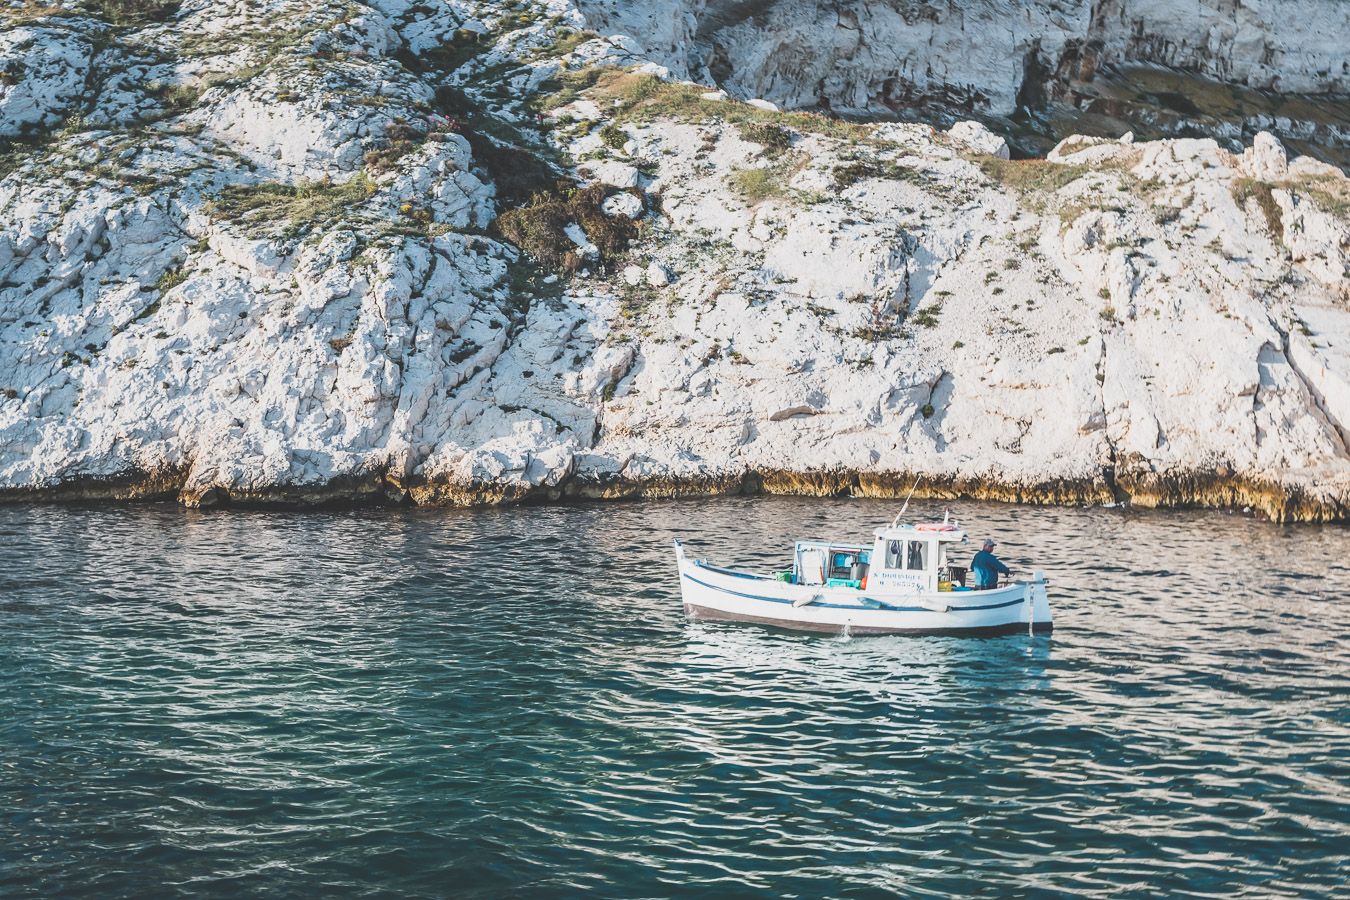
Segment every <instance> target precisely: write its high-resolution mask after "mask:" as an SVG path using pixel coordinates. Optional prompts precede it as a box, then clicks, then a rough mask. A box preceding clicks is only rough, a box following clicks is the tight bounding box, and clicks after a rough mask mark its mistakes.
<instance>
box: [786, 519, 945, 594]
mask: <svg viewBox="0 0 1350 900" xmlns="http://www.w3.org/2000/svg"><path fill="white" fill-rule="evenodd" d="M964 543H966V534H965V532H964V531H962V530H961V529H960V527H959V526H957V525H956V524H955V523H949V522H934V523H919V524H917V525H892V526H889V527H887V528H878V529H877V530H876V532H875V540H874V541H873V544H872V546H871V547H865V546H862V545H859V544H836V543H831V542H828V541H798V542H797V544H796V547H795V552H794V555H793V568H792V580H793V582H794V583H795V584H805V585H821V586H823V587H848V588H856V589H859V590H865V591H868V592H869V593H875V594H883V595H884V594H913V593H928V592H932V591H943V590H951V589H952V587H953V584H954V583H959V584H964V583H965V576H966V570H965V568H963V567H961V566H957V565H953V564H952V563H951V561H950V560H949V559H948V548H949V547H951V546H952V545H954V544H964Z"/></svg>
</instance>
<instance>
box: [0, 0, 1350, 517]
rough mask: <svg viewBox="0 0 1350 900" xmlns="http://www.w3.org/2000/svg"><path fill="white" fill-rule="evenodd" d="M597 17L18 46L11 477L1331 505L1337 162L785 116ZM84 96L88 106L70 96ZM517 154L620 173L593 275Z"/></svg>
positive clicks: (231, 10) (309, 494)
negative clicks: (526, 210)
mask: <svg viewBox="0 0 1350 900" xmlns="http://www.w3.org/2000/svg"><path fill="white" fill-rule="evenodd" d="M749 6H755V4H750V5H746V4H742V5H741V6H739V7H734V8H733V7H732V6H725V7H722V8H720V9H713V7H712V6H709V7H699V8H697V9H687V10H685V11H684V12H683V13H679V14H676V13H675V12H672V8H671V7H670V5H669V4H662V3H656V2H653V3H651V4H641V5H639V4H625V5H624V7H623V9H622V10H620V8H619V7H618V6H614V7H612V8H610V10H609V12H607V13H606V15H607V16H610V17H611V18H612V19H613V20H614V21H616V22H617V21H619V20H620V19H621V18H623V17H624V16H627V17H628V18H633V17H634V16H637V17H638V18H636V19H633V21H634V22H636V23H638V24H640V22H638V19H641V16H638V12H639V11H640V10H645V11H647V12H651V13H653V14H656V13H658V12H660V13H662V14H663V17H662V18H659V20H652V21H653V24H652V27H651V28H650V29H649V30H647V31H641V30H639V29H638V28H637V27H636V25H635V26H634V27H633V29H632V30H633V32H634V33H637V34H641V35H642V38H643V41H644V42H646V43H647V45H648V48H650V47H651V46H654V45H655V44H654V43H653V42H658V43H659V41H662V40H666V38H665V37H662V35H669V40H670V41H676V40H677V39H678V40H685V39H686V37H687V36H688V35H696V34H697V33H698V32H699V29H700V28H704V29H705V30H706V27H707V23H708V22H711V21H713V20H712V19H707V18H703V17H704V16H705V14H708V13H709V11H712V12H715V13H716V14H717V16H718V18H717V22H719V23H721V24H719V25H718V26H717V27H718V28H719V29H730V30H731V31H728V32H727V33H731V32H732V31H734V30H735V29H736V28H743V27H744V26H745V24H746V23H747V22H748V21H750V20H749V19H748V18H745V17H744V16H742V18H741V19H739V20H737V19H736V15H739V14H740V13H747V14H748V12H747V10H748V7H749ZM757 6H759V7H762V9H759V10H758V11H755V12H754V15H755V16H756V19H755V21H760V22H768V21H771V20H773V17H774V16H779V15H786V14H788V13H790V12H791V11H792V9H793V8H799V7H797V6H796V5H795V4H793V3H787V2H784V3H779V4H758V5H757ZM879 6H880V5H878V4H872V5H869V6H868V7H867V9H868V10H872V11H873V13H876V14H877V15H880V13H879V12H876V10H875V9H874V7H879ZM1060 6H1061V7H1062V8H1061V9H1060V11H1059V17H1060V18H1063V17H1065V16H1070V17H1071V15H1070V14H1076V13H1075V10H1076V9H1077V7H1076V6H1075V5H1074V4H1060ZM1315 6H1316V5H1315ZM858 8H859V9H860V10H861V9H863V7H862V6H861V5H859V7H858ZM989 8H990V9H991V10H992V9H994V6H993V5H991V6H990V7H989ZM1101 8H1102V9H1105V6H1102V7H1101ZM1139 8H1141V9H1142V8H1143V7H1142V6H1141V7H1139ZM596 9H597V7H596V6H595V5H593V4H584V5H583V10H578V9H576V8H575V7H573V6H572V5H571V4H569V3H566V2H563V0H550V2H547V3H544V2H540V3H538V4H537V5H536V6H534V7H530V11H532V12H533V14H532V15H527V14H523V13H522V12H521V11H519V10H515V11H503V9H502V8H501V5H500V4H496V3H471V2H450V3H444V4H441V3H436V4H432V7H431V8H430V9H429V8H428V6H427V4H425V3H421V4H417V3H412V2H404V0H378V2H366V3H355V4H352V3H346V2H342V3H338V2H333V3H325V2H320V0H289V2H280V0H277V2H273V3H268V4H233V5H221V4H211V3H206V2H204V0H203V2H200V3H187V4H185V5H184V7H183V8H182V10H181V12H180V13H178V17H177V18H176V19H175V20H173V21H171V22H167V23H151V24H143V25H140V26H136V27H130V28H122V29H116V30H114V31H111V32H109V31H106V26H105V25H104V24H101V23H99V22H98V21H97V20H95V19H92V18H90V17H89V16H67V15H59V14H55V13H52V14H48V15H46V16H45V17H44V16H38V17H37V18H36V19H34V18H25V19H24V20H23V21H22V22H20V23H11V24H9V25H6V26H5V27H3V28H2V29H0V46H2V47H7V48H11V49H10V50H8V51H6V52H8V53H10V56H11V57H13V58H20V57H22V58H25V59H26V58H29V57H30V56H33V55H34V54H37V55H41V54H42V53H43V52H45V51H46V50H47V48H48V47H49V46H50V47H61V48H65V49H63V50H62V51H61V53H62V56H61V58H62V59H63V60H64V62H62V63H61V65H59V66H48V67H47V68H42V67H40V66H37V65H36V64H35V68H34V70H33V71H34V73H37V72H38V71H39V70H40V71H41V73H44V74H42V75H41V79H42V80H39V81H34V83H33V85H32V90H31V92H30V94H28V95H25V96H29V97H32V98H36V97H41V98H45V99H42V100H41V101H36V100H34V101H32V102H29V101H27V100H23V101H20V100H14V101H13V102H14V103H15V104H16V105H14V106H13V107H12V108H13V109H15V110H31V111H35V112H34V113H33V115H32V116H29V118H28V119H26V120H24V121H26V122H28V123H29V124H28V125H26V126H24V127H25V128H27V129H29V130H28V131H27V132H26V134H28V135H29V138H30V139H31V140H30V142H29V143H27V144H25V145H23V147H22V148H21V149H20V150H19V151H17V152H15V153H13V154H11V155H10V156H9V157H7V158H6V159H7V162H6V164H5V165H6V166H7V168H6V169H5V170H3V171H0V496H4V497H9V498H16V497H17V498H29V497H90V496H113V497H126V498H138V497H145V496H176V497H178V498H179V499H181V500H182V501H183V502H185V503H189V504H192V505H201V506H210V505H217V504H221V503H227V502H236V503H240V502H247V503H268V502H276V503H293V504H308V503H316V502H322V501H326V500H331V499H360V500H395V501H412V502H420V503H496V502H507V501H514V500H521V499H527V498H557V497H562V496H569V495H570V496H588V497H621V496H637V495H643V496H673V495H681V494H691V493H692V494H717V493H729V492H739V491H747V490H769V491H793V492H799V493H820V494H825V493H839V492H851V493H854V494H858V495H866V496H883V495H888V494H892V493H903V492H904V491H905V490H907V489H908V488H909V485H910V484H911V482H912V477H913V476H915V475H922V476H923V477H924V488H923V490H924V491H925V492H927V493H929V494H935V495H939V496H947V495H958V494H962V495H967V496H978V497H1002V498H1007V499H1021V500H1033V501H1047V502H1083V501H1103V502H1104V501H1110V500H1116V499H1125V498H1128V499H1131V500H1133V501H1134V502H1137V503H1142V504H1176V503H1204V504H1211V505H1236V506H1244V505H1250V506H1253V507H1256V508H1259V509H1261V510H1263V511H1265V512H1266V513H1268V514H1270V515H1272V516H1274V517H1279V518H1343V517H1344V515H1345V510H1346V508H1347V503H1348V502H1350V457H1347V452H1346V446H1345V442H1344V441H1345V434H1346V431H1345V429H1346V427H1347V425H1350V421H1347V417H1350V388H1347V385H1350V362H1348V361H1350V313H1347V312H1346V304H1347V302H1350V290H1348V288H1350V272H1348V271H1347V266H1350V222H1348V221H1347V209H1348V208H1350V202H1348V201H1350V186H1347V182H1346V179H1345V177H1344V175H1343V174H1342V173H1341V172H1340V171H1339V170H1337V169H1335V168H1334V167H1328V166H1325V165H1321V164H1317V163H1314V162H1313V161H1310V160H1307V159H1305V158H1302V157H1297V156H1294V158H1291V155H1292V154H1290V153H1289V152H1287V151H1286V149H1285V148H1284V147H1283V146H1282V145H1281V143H1280V142H1279V141H1278V140H1276V139H1275V138H1274V137H1271V136H1263V137H1261V138H1260V139H1259V140H1257V141H1256V142H1254V143H1253V145H1252V146H1251V147H1249V148H1247V149H1246V150H1245V151H1244V152H1241V153H1234V152H1231V151H1230V150H1228V149H1225V148H1224V147H1222V146H1220V145H1219V144H1218V143H1217V142H1216V141H1214V140H1195V139H1191V140H1174V141H1140V142H1137V143H1136V142H1130V141H1127V140H1126V141H1116V140H1103V139H1087V138H1083V139H1073V140H1067V141H1065V142H1063V143H1062V144H1061V146H1060V147H1058V148H1057V149H1056V151H1055V153H1054V154H1052V156H1051V158H1050V159H1049V160H1037V161H1027V162H1018V161H1008V160H1007V159H1006V155H1007V154H1006V143H1003V138H1002V136H1001V135H998V134H996V133H993V132H991V131H990V130H989V129H988V128H986V127H984V126H981V125H976V124H975V123H973V122H972V123H964V124H958V125H957V126H956V127H954V128H950V129H948V130H945V131H939V130H935V129H933V128H931V127H928V126H925V125H904V124H886V125H868V124H843V123H840V122H837V121H834V120H830V119H826V118H823V117H812V116H802V115H794V114H790V113H780V112H776V111H774V110H773V109H772V108H771V107H770V106H769V105H768V104H758V105H755V106H750V105H747V104H743V103H740V102H739V101H737V100H735V99H732V98H729V97H727V96H726V95H725V94H720V93H718V92H717V91H714V90H711V89H709V86H708V85H703V86H698V85H681V84H678V83H675V82H671V81H669V80H668V78H669V76H670V73H671V70H672V69H675V70H677V71H678V69H679V65H677V63H678V60H676V59H675V58H674V56H672V54H669V53H665V52H663V53H662V54H661V55H660V56H659V58H658V59H657V60H655V61H653V60H651V59H648V58H647V57H646V56H644V53H645V52H646V51H644V50H643V48H642V47H640V46H639V45H638V41H637V40H636V39H635V38H634V37H633V36H632V34H629V35H619V36H613V37H608V36H607V37H599V36H596V35H591V34H585V33H579V32H576V31H575V30H574V29H575V27H576V26H577V25H579V24H581V23H582V21H583V19H582V16H581V12H582V11H585V12H586V13H587V14H588V15H590V16H591V17H592V18H594V16H595V11H596ZM886 9H887V10H889V13H888V14H890V13H894V14H896V15H901V17H902V18H903V17H904V14H905V13H904V10H903V9H897V8H896V7H894V6H887V7H886ZM924 9H927V7H926V6H924V7H922V8H920V7H914V8H913V9H910V10H909V12H908V15H909V16H910V17H911V18H915V17H916V16H917V18H916V21H915V22H914V23H913V27H914V28H919V29H922V28H928V29H930V32H931V30H932V29H937V28H939V26H940V25H941V22H935V21H931V20H930V19H931V17H930V19H925V18H924V16H923V15H920V13H921V12H922V10H924ZM737 10H740V13H738V12H737ZM620 13H622V15H621V14H620ZM870 14H872V13H869V15H870ZM1028 15H1031V14H1028ZM624 21H627V20H626V19H625V20H624ZM642 21H646V20H645V19H643V20H642ZM738 22H739V24H738ZM925 23H926V24H925ZM657 24H659V25H660V27H659V28H658V27H657ZM766 27H767V26H766ZM1019 27H1021V26H1019ZM661 29H665V31H662V30H661ZM709 33H713V32H709ZM716 33H721V32H720V31H718V32H716ZM931 33H936V32H931ZM35 34H37V35H47V36H49V37H48V38H44V40H50V41H51V42H53V43H51V44H50V45H49V44H42V45H40V46H38V47H37V49H34V47H35V45H34V44H33V43H32V42H31V40H32V36H33V35H35ZM682 34H683V35H685V36H686V37H679V35H682ZM100 35H101V37H99V39H98V40H95V39H94V36H100ZM700 39H701V38H700ZM1221 43H1222V42H1221ZM682 46H687V45H682ZM1044 47H1045V45H1042V49H1043V50H1044ZM1177 52H1179V51H1177ZM1233 52H1237V51H1236V50H1234V51H1233ZM1310 52H1311V51H1310ZM24 54H28V56H24ZM48 55H49V54H48ZM8 58H9V57H6V58H5V59H8ZM43 59H44V60H46V59H47V57H46V56H44V57H43ZM44 65H45V63H44ZM81 67H83V68H81ZM591 67H599V68H595V69H591ZM632 67H639V68H638V70H637V71H638V72H640V73H646V74H645V75H643V74H637V73H633V74H622V71H623V70H627V69H630V68H632ZM6 71H9V70H8V69H6ZM582 71H591V74H590V75H589V76H588V77H585V78H581V77H577V76H578V74H579V73H581V72H582ZM786 71H787V70H786V69H784V70H783V73H784V75H783V77H784V78H785V77H786V74H785V73H786ZM72 73H82V74H79V78H80V80H81V83H83V84H84V85H85V88H84V91H85V92H84V93H83V94H79V93H78V92H76V93H77V95H78V96H77V97H76V99H77V100H80V102H81V103H82V106H83V109H84V112H83V113H81V115H80V116H79V117H78V118H76V119H72V118H71V110H72V109H73V108H74V107H72V106H71V105H70V104H71V103H72V102H73V101H72V100H71V97H70V96H69V92H68V91H67V90H66V89H65V88H60V89H58V88H56V87H51V85H55V84H58V83H60V84H65V82H64V81H61V79H63V78H66V79H70V78H74V77H75V75H73V74H72ZM569 73H570V75H569ZM32 77H34V78H37V77H38V76H37V75H36V74H34V75H33V76H32ZM663 78H666V79H667V80H664V81H663V80H662V79H663ZM775 83H776V82H775ZM784 83H786V82H784ZM970 83H974V82H970ZM44 85H45V86H46V87H44ZM560 85H562V90H563V92H562V93H557V94H555V93H554V92H557V91H559V90H560V87H559V86H560ZM5 87H6V89H9V88H13V87H14V85H6V86H5ZM764 87H770V85H767V84H765V85H758V86H757V88H756V90H754V91H753V93H754V94H755V95H759V94H763V95H764V96H766V97H768V99H770V100H775V102H778V101H783V102H787V101H786V98H784V97H783V96H780V95H776V94H775V93H774V91H773V90H763V89H762V88H764ZM39 88H40V90H39ZM1014 93H1015V92H1014ZM2 96H3V98H4V102H6V103H9V102H10V100H11V98H12V97H17V96H19V95H16V94H12V93H5V94H3V95H2ZM90 98H93V99H92V101H91V100H90ZM25 104H26V105H25ZM9 108H11V107H6V109H9ZM24 115H28V114H27V113H24ZM14 117H15V118H14V121H16V122H17V121H18V120H19V118H20V115H19V113H18V112H15V113H14ZM61 123H64V124H61ZM58 124H61V127H59V128H58V127H57V126H58ZM508 144H509V145H510V146H508ZM513 154H514V155H513ZM531 160H534V161H535V162H530V161H531ZM540 160H547V164H546V165H545V164H544V163H541V162H539V161H540ZM527 164H528V165H527ZM531 166H533V167H534V169H535V176H534V177H535V179H536V183H535V187H537V186H538V185H539V184H543V185H548V184H551V183H552V182H553V181H554V180H555V179H556V178H559V177H575V178H576V179H577V182H578V184H593V185H599V186H600V187H599V188H595V187H592V188H587V189H586V190H591V191H594V190H601V192H602V193H601V195H598V196H597V202H596V204H595V207H594V209H593V210H592V211H591V213H590V217H588V216H587V215H585V214H582V213H581V212H578V211H577V208H576V207H573V206H566V203H569V202H572V201H571V200H569V199H568V196H567V195H560V199H559V200H558V205H557V206H556V208H557V209H564V210H566V211H565V212H562V213H557V215H561V216H564V219H563V220H560V221H557V222H554V223H553V225H556V226H557V232H556V234H555V235H554V237H555V238H556V242H557V243H558V244H559V245H560V246H559V248H558V249H560V250H561V249H566V251H567V257H568V258H569V259H571V260H573V261H575V263H576V265H575V267H574V268H575V269H576V270H577V271H575V272H574V273H572V272H549V271H538V270H536V269H535V268H534V267H532V266H530V265H529V264H528V263H527V261H526V260H525V259H524V258H523V257H522V255H521V253H520V252H519V251H518V250H517V249H516V248H514V247H512V246H511V245H510V244H508V243H507V242H506V241H505V240H504V239H503V238H502V236H501V233H500V232H498V231H495V230H494V222H495V221H496V220H497V218H498V216H499V215H500V214H501V213H503V211H505V210H506V209H507V208H508V207H511V206H513V205H519V204H521V203H525V202H528V198H529V196H530V190H532V189H534V188H533V187H530V185H528V184H527V185H526V186H524V187H522V186H521V184H520V183H519V181H520V179H522V178H523V177H524V175H522V172H523V171H524V170H525V169H526V168H529V167H531ZM576 193H577V194H582V193H585V192H584V191H578V192H576ZM606 221H608V222H611V223H613V225H612V226H611V227H605V226H604V223H605V222H606ZM634 222H636V223H638V225H640V227H638V225H634ZM536 224H538V223H536ZM540 227H542V226H540ZM550 227H552V226H550ZM628 233H633V234H638V235H640V237H639V239H638V240H637V241H636V242H635V243H634V244H633V245H632V246H630V247H628V248H627V249H616V247H615V245H614V240H613V238H614V235H615V234H628ZM562 245H565V246H562ZM544 249H549V248H547V247H545V248H544Z"/></svg>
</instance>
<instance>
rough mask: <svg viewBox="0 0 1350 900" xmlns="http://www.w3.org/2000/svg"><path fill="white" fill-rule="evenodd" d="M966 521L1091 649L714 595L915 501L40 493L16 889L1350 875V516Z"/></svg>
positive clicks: (10, 644)
mask: <svg viewBox="0 0 1350 900" xmlns="http://www.w3.org/2000/svg"><path fill="white" fill-rule="evenodd" d="M926 511H933V510H931V509H930V510H926ZM956 511H957V512H958V514H959V515H961V516H962V517H963V518H965V519H970V520H972V521H974V522H978V527H979V529H980V530H981V531H983V530H986V529H987V530H989V531H992V532H997V533H999V534H1001V535H1002V536H1003V550H1004V552H1005V555H1007V556H1009V557H1011V558H1012V560H1013V561H1015V562H1017V563H1020V564H1026V563H1030V562H1032V561H1033V560H1034V561H1035V562H1036V565H1037V567H1039V568H1044V569H1046V570H1047V571H1049V572H1050V573H1051V575H1052V579H1053V583H1052V590H1053V594H1054V601H1055V603H1056V607H1057V609H1056V614H1057V621H1056V625H1057V631H1056V633H1055V635H1054V637H1053V638H1044V637H1041V638H1036V639H1034V640H1033V639H1028V638H1027V637H1025V636H1010V637H1004V638H997V639H990V640H958V639H944V638H933V639H911V638H897V637H882V638H865V639H853V640H849V639H842V638H821V637H809V636H800V635H792V634H786V633H779V632H771V631H765V630H760V629H755V628H739V627H730V626H717V625H709V624H703V623H695V624H689V623H686V622H685V621H684V620H683V618H682V616H681V614H680V610H679V604H678V598H677V595H676V585H675V581H674V578H673V577H672V561H671V554H670V543H669V542H670V538H671V537H672V536H674V535H677V534H678V535H680V536H681V537H683V538H685V539H687V540H688V542H689V544H690V546H691V548H693V551H694V552H695V553H696V554H697V555H708V556H714V557H715V558H717V559H718V560H719V561H724V562H727V563H736V564H741V565H746V566H751V567H755V568H761V569H766V570H767V569H773V568H778V567H781V565H782V564H783V552H782V551H783V548H785V547H786V546H787V545H788V544H789V542H790V541H791V540H792V539H793V538H795V537H807V536H813V534H814V535H829V534H835V533H837V534H852V533H864V534H865V533H867V531H868V529H870V527H871V526H872V525H874V524H875V523H876V522H878V521H883V520H885V519H887V518H889V516H890V514H891V513H892V512H893V510H892V509H891V508H890V506H889V505H887V504H879V503H866V502H858V501H797V500H786V499H782V500H778V499H775V500H763V499H761V500H729V501H723V502H717V503H703V504H699V503H665V504H632V505H607V506H579V507H557V508H543V509H516V510H491V511H482V512H465V511H428V510H417V511H358V512H335V513H321V514H314V513H311V514H303V515H301V514H292V513H248V512H234V513H226V514H217V515H202V514H197V513H192V512H186V511H183V510H180V509H177V508H172V507H137V508H54V507H33V508H4V509H0V536H3V543H0V615H3V617H4V622H5V625H6V628H5V629H4V632H3V636H0V683H2V684H3V685H4V689H3V692H0V808H2V809H3V810H4V812H3V813H0V815H2V816H3V819H0V822H3V827H4V834H5V840H4V849H3V851H2V852H0V894H5V895H10V896H20V897H26V896H32V897H38V896H43V897H45V896H51V895H62V896H89V897H95V896H96V897H100V898H102V897H130V896H142V895H145V894H153V895H157V896H159V895H166V894H167V895H222V896H225V895H229V896H234V895H239V894H247V895H262V896H296V895H305V896H310V895H313V894H316V893H320V894H343V895H348V894H350V895H368V896H384V895H400V896H413V897H422V896H425V897H439V896H444V895H446V894H456V895H462V896H471V897H472V896H482V897H498V896H502V895H504V894H505V895H526V894H528V895H531V896H537V895H542V896H572V895H577V894H581V893H598V894H601V895H610V896H635V895H636V896H663V895H688V896H716V897H722V896H727V895H756V894H764V895H773V896H780V895H786V896H791V895H799V896H870V895H877V896H884V895H892V894H896V893H900V894H904V895H907V896H915V897H937V896H951V895H954V894H955V895H975V896H1005V895H1008V894H1041V893H1054V894H1059V893H1077V894H1086V895H1111V896H1115V895H1118V894H1121V893H1127V894H1130V893H1137V894H1145V895H1161V894H1168V895H1173V894H1180V895H1189V896H1225V897H1226V896H1234V895H1236V896H1242V895H1256V896H1262V897H1268V896H1307V895H1313V894H1329V893H1334V892H1336V891H1338V890H1339V891H1343V890H1344V888H1345V884H1346V882H1347V878H1348V877H1350V862H1348V861H1347V856H1346V850H1345V848H1346V847H1347V846H1350V814H1347V808H1350V710H1348V709H1347V704H1346V702H1345V698H1346V697H1347V696H1348V695H1350V690H1348V689H1350V665H1347V663H1350V650H1347V644H1346V642H1345V638H1346V631H1347V625H1350V613H1348V612H1347V609H1346V607H1345V604H1344V602H1343V600H1341V599H1340V597H1339V589H1338V587H1337V586H1338V585H1339V584H1340V583H1341V581H1343V580H1344V573H1345V571H1346V567H1345V565H1344V563H1343V560H1345V559H1346V558H1347V550H1350V535H1347V534H1346V533H1345V532H1344V531H1343V530H1342V529H1337V528H1319V527H1277V526H1272V525H1267V524H1262V523H1256V522H1252V521H1250V520H1247V519H1244V518H1241V517H1237V516H1231V515H1227V514H1201V513H1173V514H1168V515H1163V514H1155V513H1145V512H1121V511H1084V510H1071V509H1069V510H1037V509H1030V508H1018V507H1004V506H981V505H966V506H958V507H957V510H956Z"/></svg>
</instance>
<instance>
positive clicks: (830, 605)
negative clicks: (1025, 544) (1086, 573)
mask: <svg viewBox="0 0 1350 900" xmlns="http://www.w3.org/2000/svg"><path fill="white" fill-rule="evenodd" d="M681 575H682V577H684V578H688V579H689V580H690V581H692V582H693V583H694V584H697V585H700V586H702V587H705V588H708V589H709V590H713V591H719V592H721V593H723V594H730V595H731V596H733V597H743V598H744V599H746V600H763V601H764V602H765V603H785V604H788V605H791V604H792V601H791V600H784V599H782V598H779V597H765V596H762V595H760V594H744V593H741V592H740V591H732V590H728V589H727V588H724V587H721V586H719V585H715V584H708V582H706V581H699V580H698V579H697V578H695V577H694V576H693V575H688V574H685V573H681ZM862 599H864V600H868V599H871V598H869V597H863V598H862ZM873 602H874V603H883V602H884V601H878V600H874V601H873ZM1021 603H1026V598H1024V597H1018V598H1017V599H1015V600H1008V601H1006V602H1003V603H986V604H984V605H982V606H953V607H950V608H949V609H948V610H947V611H948V612H977V611H980V610H987V609H1003V608H1005V607H1008V606H1017V605H1018V604H1021ZM810 605H811V606H815V607H824V608H826V609H851V610H854V611H857V612H926V613H931V612H937V610H932V609H928V608H927V607H923V606H891V605H889V604H887V605H883V606H882V607H881V608H880V609H869V608H868V607H865V606H857V605H854V604H852V603H812V604H810Z"/></svg>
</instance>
